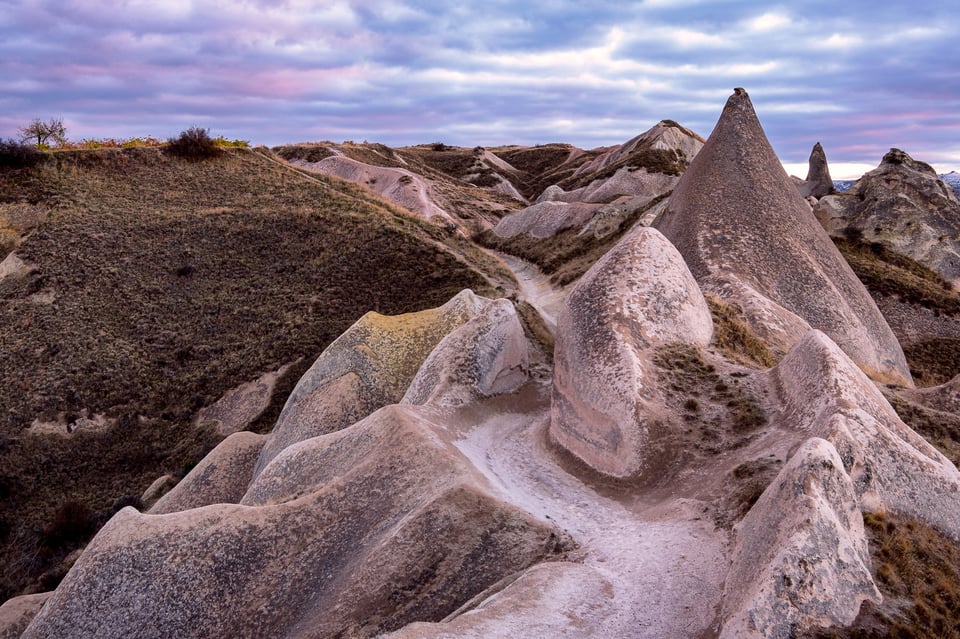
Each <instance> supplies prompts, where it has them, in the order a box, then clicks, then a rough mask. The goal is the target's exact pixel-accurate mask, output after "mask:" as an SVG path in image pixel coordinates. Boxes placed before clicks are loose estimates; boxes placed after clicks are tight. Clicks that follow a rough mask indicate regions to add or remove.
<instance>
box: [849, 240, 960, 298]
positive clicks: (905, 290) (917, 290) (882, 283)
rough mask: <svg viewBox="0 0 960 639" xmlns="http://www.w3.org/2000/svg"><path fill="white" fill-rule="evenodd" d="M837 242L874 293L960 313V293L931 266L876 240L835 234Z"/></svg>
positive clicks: (856, 271) (865, 284)
mask: <svg viewBox="0 0 960 639" xmlns="http://www.w3.org/2000/svg"><path fill="white" fill-rule="evenodd" d="M834 243H835V244H836V245H837V248H838V249H840V253H841V254H842V255H843V257H844V258H846V260H847V262H848V263H849V264H850V266H851V268H853V271H854V272H855V273H856V274H857V277H859V278H860V281H861V282H863V285H864V286H866V287H867V290H869V291H870V292H871V293H873V294H875V295H886V296H893V297H896V298H898V299H900V300H901V301H903V302H906V303H908V304H917V305H919V306H922V307H924V308H929V309H932V310H933V311H935V312H940V313H946V314H949V315H957V314H960V296H958V295H957V294H956V293H955V292H954V291H953V290H952V288H951V286H950V283H949V282H947V281H946V280H944V279H943V278H942V277H940V276H939V275H938V274H937V273H936V272H934V271H933V270H931V269H930V268H928V267H926V266H924V265H923V264H920V263H919V262H917V261H915V260H913V259H911V258H909V257H907V256H906V255H902V254H900V253H897V252H896V251H893V250H892V249H889V248H887V247H886V246H885V245H883V244H880V243H877V242H869V243H868V242H863V241H859V240H856V239H850V238H835V239H834Z"/></svg>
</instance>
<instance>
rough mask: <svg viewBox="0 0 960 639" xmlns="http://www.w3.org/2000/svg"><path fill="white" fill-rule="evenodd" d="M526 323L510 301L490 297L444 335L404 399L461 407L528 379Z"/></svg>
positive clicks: (513, 389)
mask: <svg viewBox="0 0 960 639" xmlns="http://www.w3.org/2000/svg"><path fill="white" fill-rule="evenodd" d="M528 366H529V354H528V352H527V339H526V337H525V336H524V334H523V325H522V324H521V323H520V318H519V317H518V316H517V311H516V308H514V306H513V303H512V302H510V300H506V299H499V300H494V301H493V302H491V303H490V304H489V305H488V306H487V307H486V308H485V309H483V310H482V311H481V312H480V314H479V315H477V317H475V318H473V319H472V320H470V321H469V322H467V323H466V324H464V325H463V326H461V327H460V328H458V329H457V330H455V331H454V332H452V333H450V334H449V335H447V336H446V337H444V338H443V340H441V342H440V343H439V344H438V345H437V347H436V348H435V349H433V352H432V353H430V356H429V357H427V359H426V361H425V362H424V363H423V366H421V367H420V370H419V371H418V372H417V375H416V377H414V379H413V382H411V384H410V388H409V389H407V392H406V394H405V395H404V396H403V400H402V401H401V403H403V404H434V405H439V406H460V405H463V404H466V403H469V402H471V401H474V400H477V399H482V398H484V397H491V396H493V395H501V394H504V393H511V392H513V391H515V390H516V389H517V388H519V387H520V385H521V384H523V383H524V382H525V381H527V369H528Z"/></svg>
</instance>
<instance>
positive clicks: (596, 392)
mask: <svg viewBox="0 0 960 639" xmlns="http://www.w3.org/2000/svg"><path fill="white" fill-rule="evenodd" d="M712 335H713V322H712V319H711V317H710V310H709V308H708V307H707V303H706V301H705V300H704V298H703V294H702V293H701V292H700V289H699V287H698V286H697V283H696V281H695V280H694V279H693V277H692V275H691V274H690V272H689V271H688V270H687V268H686V266H685V265H684V263H683V258H682V257H681V256H680V254H679V253H678V252H677V251H676V249H675V248H674V247H673V245H671V244H670V242H669V241H667V240H666V238H664V237H663V236H662V235H661V234H660V233H659V232H658V231H656V230H654V229H650V228H647V227H638V228H636V229H634V230H633V231H631V232H630V233H629V234H628V235H626V236H625V237H624V238H623V239H622V240H621V241H620V242H619V243H618V244H617V245H616V246H615V247H614V248H613V249H612V250H611V251H610V252H609V253H607V255H605V256H604V257H603V258H602V259H601V260H600V261H598V262H597V263H596V264H594V265H593V267H591V268H590V270H589V271H587V273H586V274H585V275H584V276H583V277H582V278H581V280H580V282H579V283H578V284H577V286H576V287H575V288H574V289H573V290H572V291H571V292H570V294H569V296H568V297H567V299H566V301H565V303H564V305H563V308H562V309H561V311H560V316H559V318H558V321H557V341H556V346H555V348H554V378H553V403H552V409H551V422H550V436H551V437H552V438H553V439H554V441H556V442H557V443H559V444H560V445H561V446H563V447H564V448H566V449H567V450H568V451H570V452H571V453H573V454H574V455H575V456H577V457H578V458H580V459H581V460H583V461H584V462H585V463H587V464H588V465H590V466H591V467H592V468H594V469H595V470H597V471H599V472H601V473H605V474H607V475H611V476H614V477H630V476H639V475H644V474H653V473H655V470H656V467H657V466H658V464H662V463H664V462H666V461H667V459H668V458H669V456H670V455H671V454H672V452H676V451H666V450H660V449H659V448H658V439H660V436H661V434H662V433H661V432H660V431H662V430H663V429H667V428H669V425H668V424H669V422H670V421H671V419H672V417H671V415H670V414H669V411H667V410H666V409H665V407H664V406H663V403H662V397H661V394H660V392H659V391H658V389H657V379H656V373H655V368H654V366H653V364H652V362H651V357H652V348H653V347H654V346H656V345H659V344H664V343H668V342H684V343H689V344H694V345H698V346H706V345H707V344H708V343H709V342H710V338H711V337H712Z"/></svg>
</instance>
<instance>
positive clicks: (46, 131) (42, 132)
mask: <svg viewBox="0 0 960 639" xmlns="http://www.w3.org/2000/svg"><path fill="white" fill-rule="evenodd" d="M20 136H21V137H20V139H21V140H22V141H24V142H26V141H27V140H34V139H35V140H36V141H37V146H38V147H40V146H43V145H44V144H46V143H47V140H52V141H53V142H55V143H57V144H63V143H65V142H66V141H67V129H66V127H64V126H63V118H50V119H49V120H47V121H46V122H44V121H43V120H41V119H40V118H36V119H35V120H34V121H33V122H31V123H30V125H29V126H25V127H23V128H22V129H20Z"/></svg>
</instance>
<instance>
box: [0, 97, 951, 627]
mask: <svg viewBox="0 0 960 639" xmlns="http://www.w3.org/2000/svg"><path fill="white" fill-rule="evenodd" d="M827 146H828V148H829V145H827ZM898 157H899V156H898ZM911 162H912V160H911ZM885 163H887V164H889V162H887V160H885ZM903 164H908V166H907V168H911V171H906V172H902V175H901V174H899V173H898V175H900V177H899V178H898V179H899V180H900V182H898V183H897V184H898V186H897V185H895V186H891V185H889V184H888V185H886V186H884V185H883V184H880V183H879V182H878V181H877V180H876V179H875V178H876V176H877V175H881V176H882V175H885V173H884V171H888V170H889V169H890V167H886V168H884V167H881V169H883V170H880V171H878V172H877V173H871V174H868V175H867V176H865V177H864V181H863V182H862V183H861V184H860V185H859V186H858V187H856V189H855V190H854V193H858V192H859V193H865V192H871V193H875V194H876V197H871V198H868V199H870V201H871V202H879V203H882V202H885V201H895V200H897V193H898V192H900V191H902V192H904V193H909V194H911V198H910V206H911V210H912V211H913V213H912V215H914V219H915V220H916V224H918V225H929V224H931V221H937V220H939V219H940V217H943V216H945V217H949V211H947V212H946V213H944V210H943V209H944V205H943V203H942V202H940V200H938V199H937V197H939V196H940V195H942V192H943V188H941V187H940V185H939V184H937V183H935V182H932V181H931V180H933V178H931V176H929V175H927V174H928V173H929V171H925V170H923V171H920V170H913V168H915V167H914V165H913V164H909V163H906V162H905V161H902V162H900V163H899V164H898V166H900V165H903ZM918 166H919V164H918ZM921 168H922V167H921ZM897 170H899V169H897ZM2 179H3V180H4V185H5V190H4V193H5V194H6V195H5V196H4V197H5V198H6V201H4V202H3V203H2V204H0V227H2V228H0V230H3V232H4V235H3V236H2V237H3V241H4V246H5V247H6V248H5V249H4V251H11V252H10V253H9V255H7V257H6V259H5V260H4V262H3V265H2V266H0V273H2V276H0V294H2V296H0V299H2V300H3V304H4V306H3V312H4V313H5V314H6V315H5V316H4V318H3V321H4V323H3V324H0V326H6V327H8V328H7V330H6V331H2V333H3V337H2V339H3V340H4V341H3V342H0V348H2V349H3V350H4V353H5V354H9V357H8V358H6V359H4V363H5V366H6V368H4V369H3V371H2V372H3V375H4V377H3V379H2V381H3V383H4V388H5V389H13V390H7V391H5V393H6V394H5V395H4V396H3V397H4V402H5V405H4V407H5V408H6V407H9V408H7V410H6V412H5V415H6V416H7V421H6V423H5V424H4V426H3V428H4V429H6V430H5V431H4V432H5V438H4V439H3V440H2V446H0V452H2V455H3V458H2V461H3V462H4V464H5V466H4V468H5V469H6V470H5V471H4V472H5V473H6V474H5V475H4V477H3V483H2V484H0V488H2V490H3V491H4V495H3V496H4V498H5V500H4V502H3V503H4V507H5V508H6V509H7V510H6V511H4V512H3V513H2V515H3V517H4V521H6V522H7V525H6V528H5V535H6V536H5V546H4V553H5V555H4V556H3V558H2V559H3V560H4V561H5V567H8V570H7V571H6V572H5V574H7V575H12V577H8V578H7V582H6V583H5V584H4V587H5V588H6V590H7V591H8V592H9V593H10V594H20V595H21V596H17V597H14V598H12V599H10V600H9V601H7V602H6V603H4V604H3V605H0V636H11V637H20V638H21V639H54V638H59V637H64V636H70V637H89V638H91V639H92V638H96V639H104V638H117V639H120V638H125V637H131V636H137V637H141V636H142V637H178V638H182V637H197V638H199V637H204V638H207V637H223V638H224V639H227V638H231V639H232V638H233V637H284V638H288V639H301V638H303V639H306V638H316V637H389V638H391V639H423V638H427V637H436V638H455V637H485V638H486V637H496V638H512V637H517V636H531V637H583V636H586V637H609V638H611V639H619V638H624V639H625V638H627V637H644V638H650V639H675V638H677V637H701V638H707V637H710V638H719V639H734V638H736V639H740V638H749V639H788V638H790V639H792V638H805V639H813V638H817V639H820V638H824V637H844V638H847V637H849V638H850V639H853V638H861V639H862V638H863V637H886V636H889V637H930V636H942V637H954V636H956V628H957V627H958V624H960V606H958V605H957V601H960V599H958V597H957V583H958V580H960V470H958V469H957V466H956V464H957V462H958V461H960V394H958V389H960V376H957V373H958V372H960V370H958V365H957V362H958V361H960V359H958V358H957V357H956V355H955V354H956V353H957V352H960V351H957V350H956V344H957V343H960V296H958V293H957V292H956V291H955V290H954V288H953V286H952V285H951V283H950V281H948V278H945V276H944V275H943V273H941V272H938V270H937V268H936V265H935V264H928V263H926V261H925V260H926V256H925V255H914V253H912V252H911V251H908V250H904V249H903V247H904V245H909V244H910V238H915V237H918V236H916V235H911V234H910V233H907V232H905V231H897V230H896V229H895V228H891V229H889V230H885V231H884V232H883V233H881V232H880V231H875V232H873V234H870V233H867V232H866V231H865V230H863V229H860V228H859V227H857V228H850V229H847V228H846V226H844V227H843V228H844V229H845V230H843V231H839V230H838V229H839V228H840V227H839V226H838V224H839V222H836V220H835V219H833V218H831V217H829V216H825V215H823V211H822V210H821V209H822V208H823V207H825V206H830V205H831V203H834V204H836V206H835V207H834V208H833V209H831V210H834V211H841V209H843V208H844V207H842V206H840V203H844V202H847V200H844V199H843V198H842V197H840V198H839V199H838V196H836V195H834V194H832V193H831V188H830V186H829V169H828V166H827V159H826V152H825V150H824V147H823V146H821V145H820V144H819V143H818V144H816V145H815V146H814V151H813V152H812V153H811V160H810V172H809V173H808V178H807V180H799V179H796V178H790V177H789V176H788V175H787V174H786V173H785V172H784V170H783V169H782V166H781V164H780V162H779V160H778V159H777V156H776V153H775V150H774V149H773V147H772V146H771V144H770V142H769V140H768V139H767V137H766V134H765V132H764V130H763V127H762V125H761V121H760V118H759V117H758V114H757V113H756V112H755V111H754V107H753V104H752V102H751V99H750V97H749V95H748V94H747V92H746V91H744V90H743V89H739V88H738V89H735V90H734V92H733V94H732V95H731V96H730V97H729V99H728V100H727V102H726V105H725V106H724V107H723V109H722V111H721V112H720V115H719V118H718V121H717V124H716V126H715V127H714V129H713V131H712V132H711V134H710V136H709V137H708V138H706V139H704V138H703V137H701V136H700V135H698V134H697V133H695V132H693V131H691V130H689V129H687V128H685V127H683V126H682V125H680V124H678V123H676V122H674V121H671V120H662V121H661V122H659V123H657V124H656V125H654V126H653V127H651V128H650V129H649V130H647V131H645V132H642V133H640V134H639V135H637V136H635V137H633V138H631V139H629V140H627V141H625V142H623V143H622V144H619V145H614V146H611V147H607V148H602V149H593V150H589V151H588V150H582V149H577V148H575V147H572V146H570V145H564V144H550V145H543V146H539V147H521V146H506V147H500V148H489V149H488V148H483V147H474V148H467V147H451V146H448V145H445V144H441V143H434V144H426V145H420V146H415V147H404V148H396V149H394V148H390V147H387V146H385V145H382V144H368V143H363V144H356V143H352V142H344V143H341V144H334V143H330V142H317V143H310V144H295V145H288V146H284V147H278V148H276V149H274V150H273V151H268V150H266V149H258V150H254V151H246V150H237V151H233V152H230V153H228V154H224V155H221V156H220V157H219V158H217V159H215V160H212V161H209V162H206V163H188V162H183V161H181V160H176V159H173V158H170V157H168V156H166V155H164V153H163V152H162V151H159V150H140V151H129V152H109V153H58V154H53V155H51V156H49V157H48V160H47V162H46V164H45V165H43V166H41V167H40V168H38V169H36V170H33V171H30V172H10V171H8V172H6V173H3V174H2ZM927 187H930V188H927ZM931 193H932V194H935V195H937V197H932V196H931ZM848 197H850V196H848ZM948 199H950V198H948ZM954 200H955V198H953V199H950V205H951V206H952V205H953V204H954ZM851 202H852V200H851ZM851 205H852V204H851ZM868 205H869V202H868V203H867V204H863V203H860V204H856V206H857V207H858V208H857V210H856V213H857V215H858V216H862V217H863V219H873V218H872V217H870V216H875V215H876V210H873V209H870V208H869V206H868ZM844 206H846V205H844ZM950 210H952V208H951V209H950ZM839 217H840V216H839V214H838V219H839ZM857 219H860V218H857ZM848 226H850V225H848ZM934 226H935V225H934ZM831 232H833V235H832V236H831ZM911 255H914V256H913V257H911ZM154 479H156V481H155V482H154V481H153V480H154ZM151 482H152V483H151ZM148 485H150V487H149V488H147V486H148ZM8 497H9V499H7V498H8ZM94 533H96V534H95V535H94ZM91 536H92V539H91ZM25 593H34V594H25Z"/></svg>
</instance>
